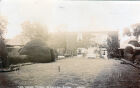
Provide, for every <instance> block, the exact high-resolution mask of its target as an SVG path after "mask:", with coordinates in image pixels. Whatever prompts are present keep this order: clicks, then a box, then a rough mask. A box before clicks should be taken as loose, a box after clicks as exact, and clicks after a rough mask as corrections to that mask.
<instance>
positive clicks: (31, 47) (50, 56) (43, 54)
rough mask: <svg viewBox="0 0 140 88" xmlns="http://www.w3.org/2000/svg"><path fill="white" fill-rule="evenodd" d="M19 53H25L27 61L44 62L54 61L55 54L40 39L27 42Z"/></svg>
mask: <svg viewBox="0 0 140 88" xmlns="http://www.w3.org/2000/svg"><path fill="white" fill-rule="evenodd" d="M20 54H21V55H27V56H28V57H29V61H31V62H39V63H46V62H52V61H55V58H56V56H57V54H56V53H55V51H54V50H53V49H51V48H49V47H47V46H46V44H45V42H43V41H41V40H32V41H30V42H28V43H27V44H26V45H25V46H24V47H23V48H22V49H21V50H20Z"/></svg>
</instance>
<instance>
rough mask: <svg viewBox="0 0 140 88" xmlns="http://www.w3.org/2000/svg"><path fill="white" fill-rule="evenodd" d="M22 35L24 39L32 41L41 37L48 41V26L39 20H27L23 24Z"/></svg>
mask: <svg viewBox="0 0 140 88" xmlns="http://www.w3.org/2000/svg"><path fill="white" fill-rule="evenodd" d="M22 30H23V31H22V35H23V37H24V39H26V40H28V41H30V40H34V39H40V40H44V41H47V39H48V31H47V28H46V27H45V26H43V25H41V24H40V23H37V22H33V23H31V22H29V21H26V22H24V23H23V24H22Z"/></svg>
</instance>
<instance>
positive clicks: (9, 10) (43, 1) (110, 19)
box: [0, 0, 140, 38]
mask: <svg viewBox="0 0 140 88" xmlns="http://www.w3.org/2000/svg"><path fill="white" fill-rule="evenodd" d="M139 9H140V2H139V1H64V0H2V1H1V2H0V14H1V15H4V16H6V17H7V19H8V27H7V29H8V31H7V36H6V37H7V38H12V37H14V36H16V35H17V34H20V32H21V31H22V28H21V24H22V23H23V22H24V21H32V22H34V21H35V22H40V23H42V24H45V25H47V27H48V30H49V31H50V32H54V31H57V30H59V29H61V30H65V31H70V32H77V31H78V32H81V31H83V32H85V31H108V30H122V29H123V28H125V27H130V26H131V25H132V24H135V23H139V22H140V11H139Z"/></svg>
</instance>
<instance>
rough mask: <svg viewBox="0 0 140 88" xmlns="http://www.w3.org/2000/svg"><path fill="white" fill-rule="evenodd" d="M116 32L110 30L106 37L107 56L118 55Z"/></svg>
mask: <svg viewBox="0 0 140 88" xmlns="http://www.w3.org/2000/svg"><path fill="white" fill-rule="evenodd" d="M118 41H119V40H118V32H111V33H109V34H108V39H107V45H108V47H107V52H108V57H109V58H114V57H119V51H118V48H119V42H118Z"/></svg>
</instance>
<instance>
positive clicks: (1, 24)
mask: <svg viewBox="0 0 140 88" xmlns="http://www.w3.org/2000/svg"><path fill="white" fill-rule="evenodd" d="M7 23H8V22H7V20H6V19H5V18H4V17H3V16H0V59H1V60H2V66H3V67H7V66H8V60H7V50H6V45H5V42H4V38H3V34H4V31H5V30H6V27H7Z"/></svg>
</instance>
